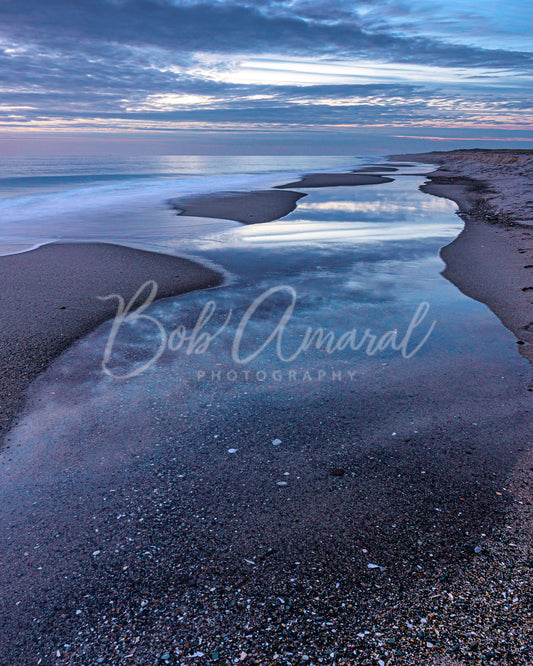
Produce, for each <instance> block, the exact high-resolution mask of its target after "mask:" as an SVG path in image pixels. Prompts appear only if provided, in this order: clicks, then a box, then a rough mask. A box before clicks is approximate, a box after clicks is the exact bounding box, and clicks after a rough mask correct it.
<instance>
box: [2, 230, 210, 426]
mask: <svg viewBox="0 0 533 666" xmlns="http://www.w3.org/2000/svg"><path fill="white" fill-rule="evenodd" d="M0 280H1V283H2V287H3V288H2V291H1V292H0V311H1V313H2V326H1V328H0V383H1V386H2V410H1V412H0V434H1V433H2V432H3V431H5V429H6V427H8V425H9V424H10V422H11V420H12V418H13V416H14V415H15V414H16V412H17V411H18V410H19V409H20V407H21V406H22V403H23V400H24V390H25V389H26V388H27V386H28V385H29V384H30V382H31V381H32V379H34V378H35V376H36V375H37V374H38V373H40V372H41V371H42V370H44V369H45V368H46V367H47V366H48V364H49V363H50V361H51V360H52V359H53V358H54V357H56V356H57V355H58V354H60V353H61V352H62V351H63V350H64V349H66V348H67V347H68V346H69V345H70V344H71V343H72V342H73V341H74V340H76V339H78V338H80V337H81V336H83V335H84V334H86V333H88V332H89V331H90V330H92V329H93V328H95V327H96V326H97V325H98V324H100V323H102V322H103V321H105V320H107V319H109V318H111V317H112V316H113V315H114V314H115V312H116V300H112V301H102V300H99V299H98V298H97V297H98V296H105V295H107V294H111V293H118V294H120V295H122V296H123V297H124V298H125V299H126V300H128V299H129V298H131V297H132V296H133V295H134V294H135V292H136V291H137V289H138V288H139V287H140V286H141V285H142V284H143V283H144V282H146V281H147V280H155V281H156V282H157V283H158V285H159V289H158V297H159V298H162V297H165V296H173V295H175V294H181V293H184V292H188V291H193V290H195V289H203V288H206V287H213V286H216V285H219V284H221V283H222V276H221V275H219V274H217V273H216V272H215V271H213V270H211V269H209V268H207V267H205V266H202V265H200V264H196V263H194V262H192V261H189V260H187V259H182V258H177V257H171V256H168V255H162V254H157V253H155V252H146V251H142V250H134V249H131V248H127V247H121V246H118V245H111V244H104V243H72V244H70V243H68V244H67V243H58V244H50V245H44V246H42V247H39V248H37V249H35V250H31V251H30V252H24V253H21V254H16V255H8V256H3V257H0Z"/></svg>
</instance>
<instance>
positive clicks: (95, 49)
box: [0, 0, 533, 154]
mask: <svg viewBox="0 0 533 666" xmlns="http://www.w3.org/2000/svg"><path fill="white" fill-rule="evenodd" d="M532 28H533V5H532V3H530V2H529V1H528V0H508V1H507V2H505V3H502V2H495V1H493V0H484V1H481V0H447V2H446V3H442V2H435V1H433V0H347V1H345V2H343V1H342V0H341V1H338V0H337V1H336V2H332V1H331V0H266V1H259V0H209V1H202V2H197V1H196V0H2V1H1V2H0V88H1V92H2V94H1V96H0V154H17V153H19V152H20V153H24V152H32V151H36V152H62V151H65V152H69V151H70V152H88V153H99V152H115V151H118V152H122V151H123V152H135V151H140V152H156V153H159V152H163V153H164V152H168V153H172V152H177V153H179V152H187V153H195V152H198V153H210V152H214V153H217V152H220V153H231V152H235V153H237V154H239V153H252V154H253V153H261V152H263V153H264V152H274V153H277V152H280V153H283V152H294V153H307V152H309V153H316V154H330V153H331V154H337V153H344V152H353V151H354V150H359V152H365V151H366V152H368V151H371V150H372V149H373V148H376V149H377V150H379V151H382V152H383V151H385V152H386V151H387V150H388V151H389V152H390V151H391V150H399V149H404V148H405V149H421V150H423V149H428V148H433V149H434V148H437V149H441V150H448V149H451V148H457V147H480V146H481V147H482V146H490V147H502V148H513V147H533V93H532V92H531V91H532V90H533V86H532V83H533V67H532V65H533V51H532V46H531V43H532V40H531V32H532Z"/></svg>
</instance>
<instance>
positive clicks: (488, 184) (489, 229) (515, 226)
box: [391, 150, 533, 362]
mask: <svg viewBox="0 0 533 666" xmlns="http://www.w3.org/2000/svg"><path fill="white" fill-rule="evenodd" d="M396 157H398V156H393V157H392V158H391V159H395V158H396ZM401 157H402V158H405V157H409V158H411V159H413V160H420V161H427V162H434V163H436V164H439V165H440V167H439V168H438V169H437V170H435V171H432V172H429V173H428V178H429V183H428V184H427V185H425V186H424V187H423V188H422V189H423V191H424V192H427V193H428V194H432V195H434V196H439V197H446V198H448V199H451V200H452V201H455V203H456V204H457V205H458V207H459V214H460V216H461V218H462V219H463V220H464V221H465V228H464V230H463V232H462V233H461V234H460V235H459V236H458V237H457V239H456V240H455V241H453V243H451V244H450V245H448V246H446V247H444V248H443V249H442V251H441V257H442V258H443V260H444V261H445V263H446V269H445V271H444V273H443V275H444V276H445V277H446V278H447V279H448V280H450V281H451V282H453V284H455V285H456V286H457V287H458V288H459V289H460V290H461V291H462V292H463V293H465V294H466V295H467V296H470V297H471V298H474V299H476V300H478V301H480V302H482V303H485V304H486V305H487V306H488V307H489V308H490V309H491V310H492V311H493V312H494V313H495V314H496V315H497V316H498V317H499V319H500V320H501V321H502V323H503V324H504V325H505V326H506V327H507V328H508V329H509V330H511V331H512V332H513V333H514V334H515V335H516V337H517V339H518V341H519V342H520V343H522V342H526V343H529V344H526V345H524V346H521V348H520V352H521V353H522V354H523V355H524V356H525V357H526V358H528V359H529V360H530V362H532V361H533V352H532V348H531V343H533V307H532V302H533V201H532V200H531V196H532V195H531V192H532V189H531V188H532V184H533V155H532V154H531V152H530V151H518V152H516V153H513V152H512V151H494V150H492V151H482V150H479V151H478V150H475V151H454V152H450V153H423V154H414V155H404V156H401Z"/></svg>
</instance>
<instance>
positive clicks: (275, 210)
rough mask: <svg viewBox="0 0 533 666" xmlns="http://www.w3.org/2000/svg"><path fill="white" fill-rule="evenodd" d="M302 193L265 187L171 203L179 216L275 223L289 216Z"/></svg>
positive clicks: (172, 200)
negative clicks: (265, 188) (266, 188)
mask: <svg viewBox="0 0 533 666" xmlns="http://www.w3.org/2000/svg"><path fill="white" fill-rule="evenodd" d="M305 196H306V195H305V194H302V193H301V192H286V191H280V190H261V191H255V192H217V193H215V194H212V195H202V196H198V197H185V198H183V199H171V200H170V201H169V202H168V203H169V204H170V206H171V207H172V208H174V209H176V210H177V211H178V215H190V216H194V217H213V218H218V219H221V220H235V222H242V223H243V224H258V223H261V222H272V221H274V220H279V219H280V218H282V217H285V215H288V214H289V213H291V212H292V211H293V210H294V209H295V208H296V202H297V201H298V200H299V199H301V198H302V197H305Z"/></svg>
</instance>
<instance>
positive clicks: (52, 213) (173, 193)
mask: <svg viewBox="0 0 533 666" xmlns="http://www.w3.org/2000/svg"><path fill="white" fill-rule="evenodd" d="M364 159H365V158H363V157H361V158H354V159H353V160H349V159H347V158H346V157H327V156H322V157H320V156H319V157H313V158H311V157H298V156H296V157H288V158H283V163H282V164H280V158H278V157H272V156H258V157H208V156H157V157H142V158H138V159H137V158H136V159H133V158H129V159H127V158H122V159H117V158H108V159H105V158H98V159H94V158H76V159H74V158H46V159H44V158H33V159H32V158H5V159H4V160H3V162H2V164H1V165H0V253H1V254H9V253H12V252H18V251H21V250H24V249H28V248H31V247H35V246H37V245H40V244H42V243H47V242H53V241H63V242H69V241H91V240H93V241H94V240H101V241H107V242H116V243H120V244H124V245H128V246H131V247H139V248H145V249H162V246H161V243H163V244H164V243H168V242H169V241H170V242H172V241H176V240H179V239H181V238H195V237H198V236H201V235H205V234H209V233H211V232H212V231H214V230H218V229H222V228H231V227H232V226H235V225H234V224H233V223H231V222H221V221H217V222H213V221H212V220H206V219H201V218H194V219H187V220H184V219H177V217H176V214H175V212H174V211H172V210H170V209H169V207H168V205H167V204H166V201H167V200H168V199H169V198H172V197H177V196H179V195H187V194H194V193H201V192H211V191H218V190H227V189H233V190H247V189H251V188H261V187H269V186H271V185H274V184H276V183H283V182H287V180H290V179H292V180H293V179H294V178H295V177H296V176H297V175H298V173H300V172H305V171H309V170H317V169H320V170H332V169H342V168H350V167H351V168H353V167H354V166H357V164H359V163H361V162H362V161H364ZM165 251H169V250H168V248H167V249H166V250H165Z"/></svg>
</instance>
